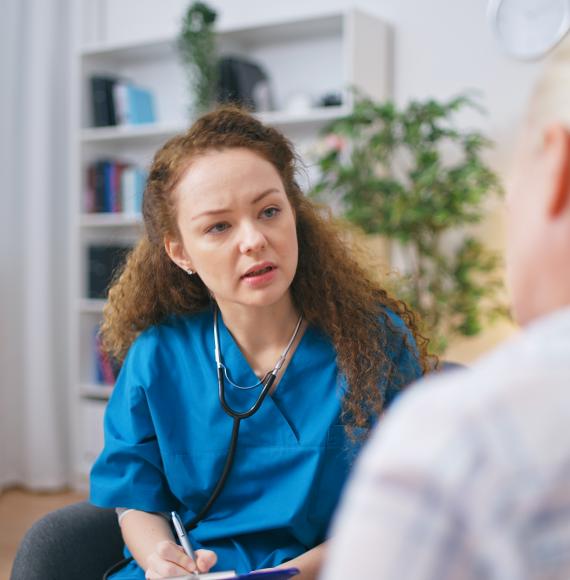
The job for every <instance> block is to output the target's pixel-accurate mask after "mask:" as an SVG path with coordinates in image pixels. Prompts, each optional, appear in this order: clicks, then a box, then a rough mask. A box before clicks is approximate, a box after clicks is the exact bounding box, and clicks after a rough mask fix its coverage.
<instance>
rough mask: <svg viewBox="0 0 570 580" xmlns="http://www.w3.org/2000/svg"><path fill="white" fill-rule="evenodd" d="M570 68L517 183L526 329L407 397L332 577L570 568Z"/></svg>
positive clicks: (336, 537)
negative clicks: (470, 365)
mask: <svg viewBox="0 0 570 580" xmlns="http://www.w3.org/2000/svg"><path fill="white" fill-rule="evenodd" d="M569 71H570V59H567V58H565V55H564V53H563V52H559V53H558V54H557V55H555V57H554V60H553V62H552V65H551V68H550V72H551V75H550V76H545V77H544V79H543V80H542V82H541V84H540V86H539V88H538V90H537V91H536V93H535V95H534V97H533V100H532V101H531V107H530V111H529V114H528V118H527V120H526V122H525V124H524V128H523V131H522V133H521V139H520V142H519V145H518V150H517V151H516V153H515V156H514V159H513V175H512V179H511V180H510V183H509V184H508V195H507V207H508V219H509V230H508V231H509V239H508V243H509V250H508V255H507V261H508V277H509V282H510V285H511V290H512V295H513V311H514V315H515V317H516V319H517V321H518V322H519V323H520V324H521V325H522V326H524V331H523V332H522V333H521V334H520V335H519V336H517V337H516V338H515V339H514V340H512V341H511V342H509V343H508V344H506V345H504V346H502V347H501V348H499V349H498V350H497V351H495V352H494V353H493V354H492V355H490V356H487V357H486V358H484V359H483V360H481V361H480V362H478V363H477V364H476V365H475V366H473V367H472V368H471V369H470V370H465V371H459V372H457V371H456V372H451V373H449V374H447V375H440V376H437V377H435V378H432V379H428V380H425V381H424V382H423V383H422V384H420V385H419V386H418V387H417V388H415V389H412V390H411V391H410V392H409V394H408V395H407V396H404V397H402V400H401V401H400V402H399V404H396V405H395V407H394V409H393V411H392V414H391V415H389V416H388V417H387V419H386V420H385V421H383V422H382V424H381V425H380V426H379V428H378V430H377V431H376V432H375V433H374V435H373V436H372V438H371V440H370V443H369V444H368V446H367V448H366V450H365V452H364V453H363V455H362V456H361V459H360V462H359V463H358V465H357V468H356V472H355V475H354V477H353V479H352V481H351V483H350V485H349V487H348V489H347V493H346V495H345V497H344V501H343V503H342V505H341V508H340V511H339V513H338V515H337V517H336V520H335V524H334V526H333V529H332V533H331V536H332V540H331V544H330V547H329V550H328V560H327V564H326V566H325V568H324V572H323V574H322V576H321V578H323V579H326V580H341V579H342V580H344V579H346V578H355V579H356V578H363V579H370V578H379V579H382V580H420V579H422V580H424V579H425V580H428V579H430V580H431V579H434V580H446V579H451V578H453V579H454V580H459V579H475V578H477V579H483V578H485V579H487V578H489V579H491V578H492V579H498V580H509V579H527V578H528V579H530V578H533V579H534V578H536V579H538V578H540V579H548V580H554V579H560V580H562V579H564V580H567V579H569V578H570V436H569V433H570V105H569V103H570V81H569V80H568V76H569ZM562 79H564V80H565V81H566V82H563V80H562ZM564 114H565V115H566V117H565V118H564V116H563V115H564Z"/></svg>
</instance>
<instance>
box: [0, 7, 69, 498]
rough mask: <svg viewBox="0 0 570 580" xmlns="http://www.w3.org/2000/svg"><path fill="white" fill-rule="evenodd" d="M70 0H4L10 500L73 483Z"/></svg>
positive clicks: (3, 283) (3, 284) (2, 383)
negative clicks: (15, 491)
mask: <svg viewBox="0 0 570 580" xmlns="http://www.w3.org/2000/svg"><path fill="white" fill-rule="evenodd" d="M72 1H73V0H71V3H70V0H2V10H1V11H2V16H1V17H0V43H1V44H0V47H1V50H0V53H1V54H0V58H1V59H2V60H1V63H0V75H1V76H0V91H1V101H0V121H1V124H0V192H1V204H0V290H1V296H0V490H1V489H2V488H3V487H6V486H9V485H14V484H16V485H23V486H26V487H29V488H33V489H44V490H49V489H57V488H60V487H63V486H65V485H66V483H67V482H68V480H69V466H68V457H69V452H68V443H67V441H68V433H67V425H68V424H69V421H68V408H67V402H68V395H67V393H68V387H67V371H66V357H65V352H66V350H67V340H68V331H67V328H68V310H69V306H68V303H69V298H68V288H69V283H68V277H69V274H68V260H67V255H68V250H67V245H68V232H69V228H68V226H67V224H68V217H69V211H68V205H69V204H68V199H69V183H70V180H69V179H68V175H69V168H68V162H67V160H68V158H69V153H70V138H69V133H70V131H69V123H70V119H69V113H68V111H69V100H70V99H69V86H70V79H69V72H70V65H71V62H72V60H71V58H70V54H71V53H70V50H71V49H70V45H71V42H70V37H71V35H70V30H71V28H70V23H71V16H70V14H69V9H70V8H71V4H72Z"/></svg>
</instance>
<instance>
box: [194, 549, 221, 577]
mask: <svg viewBox="0 0 570 580" xmlns="http://www.w3.org/2000/svg"><path fill="white" fill-rule="evenodd" d="M196 558H197V559H198V562H197V564H198V570H200V572H208V570H209V569H210V568H211V567H212V566H214V565H215V564H216V562H217V561H218V556H217V555H216V553H215V552H212V550H196Z"/></svg>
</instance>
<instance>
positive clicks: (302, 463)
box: [90, 107, 426, 579]
mask: <svg viewBox="0 0 570 580" xmlns="http://www.w3.org/2000/svg"><path fill="white" fill-rule="evenodd" d="M143 215H144V224H145V234H144V236H143V238H142V240H141V241H140V242H139V244H138V245H137V246H136V247H135V248H134V250H133V251H132V253H131V254H130V256H129V258H128V260H127V263H126V266H125V268H124V270H123V272H122V274H121V275H120V277H119V278H118V279H117V281H116V282H115V283H114V285H113V287H112V289H111V291H110V293H109V302H108V304H107V307H106V309H105V319H104V324H103V327H102V333H103V340H104V345H105V347H106V349H107V350H108V351H109V352H110V353H112V354H113V355H114V356H116V357H118V358H119V359H121V360H123V359H124V362H123V366H122V369H121V372H120V375H119V377H118V380H117V384H116V386H115V389H114V392H113V395H112V397H111V400H110V401H109V405H108V408H107V412H106V417H105V446H104V449H103V452H102V453H101V455H100V457H99V458H98V460H97V462H96V463H95V465H94V467H93V470H92V474H91V497H90V499H91V502H92V503H94V504H96V505H98V506H103V507H115V508H118V511H119V513H120V525H121V530H122V533H123V537H124V539H125V544H126V556H131V555H132V556H133V557H134V559H133V560H131V561H129V562H127V563H126V564H125V565H124V566H123V567H122V568H120V569H119V570H118V571H117V572H115V573H113V574H111V575H110V576H109V577H111V578H114V579H120V578H125V579H126V578H129V579H131V578H139V579H143V578H145V577H146V578H163V577H167V576H176V575H182V574H187V573H188V572H191V571H194V570H196V568H198V569H199V570H200V571H202V572H204V571H208V570H212V571H215V570H227V569H233V570H237V571H238V572H248V571H250V570H255V569H260V568H270V567H275V566H279V565H281V564H285V563H286V565H287V566H295V567H297V568H299V569H300V571H301V574H300V576H299V578H315V577H316V575H317V573H318V570H319V567H320V564H321V560H322V556H323V550H324V549H326V548H325V544H324V543H323V542H324V540H325V535H326V531H327V527H328V525H329V522H330V519H331V516H332V513H333V511H334V509H335V507H336V505H337V502H338V499H339V495H340V493H341V490H342V488H343V485H344V483H345V480H346V477H347V474H348V472H349V468H350V465H351V463H352V461H353V459H354V455H355V453H356V451H357V450H358V448H359V446H360V444H361V442H362V439H363V437H364V436H365V434H366V432H367V431H368V430H369V429H370V427H372V425H373V424H374V422H375V420H376V418H377V417H378V416H379V414H380V413H381V411H382V409H383V408H384V407H385V406H386V405H387V404H389V402H390V400H391V399H392V398H393V397H394V395H395V394H397V392H398V391H399V390H400V389H402V388H403V387H404V386H405V385H407V384H408V383H410V382H411V381H412V380H414V379H416V378H418V377H419V376H420V375H421V374H422V373H423V371H424V370H425V368H426V354H425V353H426V351H425V340H424V339H423V338H422V337H421V336H420V335H419V334H418V332H417V328H416V325H415V322H414V317H413V315H412V314H411V313H410V311H409V310H408V309H407V308H406V306H405V305H404V304H403V303H402V302H399V301H396V300H395V299H393V298H391V297H389V296H388V294H387V293H386V292H385V291H384V290H383V289H382V288H381V287H380V286H379V285H378V284H377V283H376V282H375V281H374V277H373V276H372V275H371V274H369V273H368V272H367V271H366V269H365V268H364V267H363V266H361V265H359V263H357V262H356V261H355V259H354V257H353V255H352V254H351V252H350V250H349V249H348V248H347V247H346V246H345V242H344V241H343V238H342V235H341V232H340V230H338V228H337V226H335V225H334V222H333V221H332V220H331V219H330V218H329V217H328V215H326V214H325V213H324V212H320V211H319V210H318V209H317V208H316V207H314V206H313V204H312V203H311V202H310V201H309V200H308V199H307V198H306V197H304V196H303V194H302V192H301V191H300V189H299V187H298V185H297V184H296V182H295V154H294V151H293V150H292V147H291V145H290V143H289V142H288V141H287V140H286V139H285V138H284V137H283V135H281V134H280V133H279V132H278V131H276V130H275V129H272V128H269V127H266V126H264V125H263V124H262V123H260V122H259V121H257V120H256V119H254V118H253V117H252V116H250V115H249V114H247V113H245V112H243V111H240V110H238V109H235V108H231V107H225V108H221V109H218V110H216V111H214V112H212V113H209V114H206V115H205V116H203V117H201V118H200V119H198V120H197V121H196V122H195V124H194V125H193V126H192V127H191V128H190V129H189V130H188V132H187V133H185V134H183V135H180V136H177V137H174V138H173V139H171V140H170V141H169V142H168V143H166V144H165V145H164V146H163V147H162V149H161V150H159V151H158V152H157V154H156V155H155V158H154V161H153V164H152V167H151V170H150V174H149V179H148V183H147V187H146V190H145V194H144V205H143ZM252 411H253V412H252ZM246 417H247V418H246ZM232 443H233V445H234V446H235V448H234V449H233V450H232V451H230V452H229V451H228V450H229V449H230V447H231V446H232ZM228 457H229V459H228ZM222 474H223V475H224V476H225V477H222ZM221 477H222V479H223V481H222V482H221V483H220V478H221ZM216 487H218V488H220V489H218V490H217V492H216V491H215V488H216ZM212 496H214V497H212ZM209 500H210V501H209ZM171 510H175V511H177V512H178V513H179V515H180V517H181V519H182V521H183V523H184V524H185V526H186V527H187V529H188V536H189V538H190V541H191V543H192V544H193V545H194V547H195V548H196V549H197V552H196V554H197V561H196V562H194V561H193V560H192V559H191V558H189V557H188V556H187V555H186V554H185V553H184V551H183V550H182V548H181V547H180V546H178V545H177V543H176V541H175V540H174V536H173V534H172V531H171V527H170V525H169V522H168V520H167V519H166V518H165V517H164V516H165V513H166V515H167V514H168V513H169V512H170V511H171ZM196 519H199V520H200V521H199V522H196Z"/></svg>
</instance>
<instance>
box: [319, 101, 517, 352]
mask: <svg viewBox="0 0 570 580" xmlns="http://www.w3.org/2000/svg"><path fill="white" fill-rule="evenodd" d="M464 108H475V109H476V110H477V111H479V112H482V110H481V108H480V106H479V105H478V103H477V101H476V100H475V98H474V97H472V96H470V95H468V94H462V95H459V96H457V97H455V98H453V99H451V100H448V101H446V102H438V101H436V100H433V99H431V100H427V101H423V102H417V101H413V102H411V103H409V104H408V105H407V106H406V107H404V108H402V109H399V108H398V107H397V106H396V105H395V104H394V103H393V102H374V101H372V100H370V99H368V98H366V97H364V96H362V95H360V94H357V93H356V94H355V106H354V109H353V112H352V113H351V114H350V115H348V116H346V117H344V118H342V119H339V120H336V121H334V122H332V123H331V124H330V125H329V126H327V127H326V129H325V135H326V136H325V137H324V143H325V147H324V150H322V151H321V153H320V154H319V155H318V159H317V163H318V166H319V167H320V171H321V177H320V180H319V181H318V182H317V183H316V185H315V187H314V189H313V191H312V192H311V195H312V196H313V197H316V198H317V199H319V200H320V201H323V202H326V203H328V204H330V205H332V206H333V207H336V208H340V211H341V213H342V214H343V215H344V217H345V218H347V219H348V220H349V221H350V222H352V223H354V224H355V225H357V226H358V227H360V228H362V230H364V232H366V233H367V234H379V235H381V236H383V237H385V238H386V239H387V240H389V241H391V242H392V243H393V245H394V246H395V248H393V253H398V254H399V255H400V256H401V260H400V261H402V262H403V268H402V271H401V272H400V274H401V277H399V280H398V293H399V298H402V299H404V300H406V301H407V302H408V303H409V304H410V305H411V306H412V307H413V308H414V309H415V310H416V311H417V312H418V313H419V314H420V315H421V317H422V319H423V330H424V332H425V333H426V334H427V335H428V336H429V337H430V338H431V340H432V350H433V351H434V352H436V353H439V354H441V353H443V352H444V350H445V348H446V347H447V345H448V344H449V341H450V340H451V339H452V338H453V336H454V335H463V336H473V335H476V334H478V333H479V332H480V331H481V330H482V328H483V326H484V325H485V324H486V323H488V322H490V321H493V320H495V319H497V318H498V317H502V316H506V315H507V309H506V307H505V305H504V303H503V301H502V295H503V281H502V278H503V276H502V268H501V259H500V257H499V256H498V255H497V254H495V253H493V252H491V251H490V250H488V249H487V248H485V246H484V245H483V243H482V242H481V241H480V240H478V239H477V238H476V237H475V236H474V235H472V233H470V232H469V229H470V228H469V227H468V226H470V225H472V224H476V223H478V222H480V221H481V219H482V218H483V217H484V215H485V206H484V203H485V201H486V200H487V199H488V198H490V197H492V196H497V195H501V193H502V189H501V186H500V183H499V180H498V178H497V176H496V175H495V174H494V173H493V171H492V170H491V169H490V168H489V167H488V166H487V165H486V163H485V162H484V161H483V159H482V154H483V152H484V151H485V149H487V148H489V147H490V146H491V145H492V144H491V142H490V141H489V140H488V139H487V138H485V137H484V136H483V135H482V134H481V133H479V132H477V131H472V130H462V129H459V128H457V126H456V125H455V124H454V116H455V115H456V113H457V112H458V111H460V110H462V109H464ZM471 229H472V228H471Z"/></svg>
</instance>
